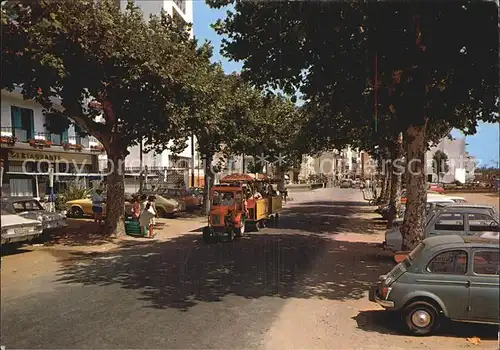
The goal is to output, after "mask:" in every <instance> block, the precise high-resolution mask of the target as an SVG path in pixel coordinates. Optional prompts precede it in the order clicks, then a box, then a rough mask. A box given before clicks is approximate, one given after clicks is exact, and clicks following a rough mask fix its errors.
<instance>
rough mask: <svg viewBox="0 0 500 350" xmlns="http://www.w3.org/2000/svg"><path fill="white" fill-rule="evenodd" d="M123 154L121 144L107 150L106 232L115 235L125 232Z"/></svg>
mask: <svg viewBox="0 0 500 350" xmlns="http://www.w3.org/2000/svg"><path fill="white" fill-rule="evenodd" d="M124 160H125V155H124V153H123V148H122V147H121V146H113V145H112V146H111V147H110V149H109V150H108V169H109V172H108V176H107V181H106V184H107V187H108V190H107V195H106V197H107V198H106V199H107V201H106V232H107V233H109V234H111V235H114V236H116V237H118V236H120V235H123V234H125V226H124V223H123V214H124V212H125V185H124V183H123V176H124V175H123V174H124V169H125V168H124V165H125V164H124V163H125V162H124Z"/></svg>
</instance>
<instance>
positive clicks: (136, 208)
mask: <svg viewBox="0 0 500 350" xmlns="http://www.w3.org/2000/svg"><path fill="white" fill-rule="evenodd" d="M140 216H141V204H140V203H139V197H138V196H137V195H133V196H132V218H133V219H135V220H139V217H140Z"/></svg>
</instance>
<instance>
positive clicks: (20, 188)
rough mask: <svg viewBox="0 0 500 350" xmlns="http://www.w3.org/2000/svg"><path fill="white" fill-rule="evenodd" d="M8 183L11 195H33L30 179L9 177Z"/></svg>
mask: <svg viewBox="0 0 500 350" xmlns="http://www.w3.org/2000/svg"><path fill="white" fill-rule="evenodd" d="M9 183H10V195H11V196H12V197H33V195H34V193H33V188H34V187H33V180H32V179H10V180H9Z"/></svg>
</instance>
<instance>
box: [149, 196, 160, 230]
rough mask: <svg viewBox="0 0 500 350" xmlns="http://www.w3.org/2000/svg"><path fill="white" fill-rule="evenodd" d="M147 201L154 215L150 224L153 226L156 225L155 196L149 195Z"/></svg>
mask: <svg viewBox="0 0 500 350" xmlns="http://www.w3.org/2000/svg"><path fill="white" fill-rule="evenodd" d="M148 201H149V203H151V207H152V208H153V211H154V212H155V216H153V218H152V219H151V224H152V225H153V226H154V225H156V218H157V217H158V210H156V197H155V196H149V198H148Z"/></svg>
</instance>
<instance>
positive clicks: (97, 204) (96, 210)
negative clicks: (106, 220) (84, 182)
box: [92, 188, 105, 231]
mask: <svg viewBox="0 0 500 350" xmlns="http://www.w3.org/2000/svg"><path fill="white" fill-rule="evenodd" d="M103 203H105V201H104V198H103V196H102V189H100V188H98V189H97V190H96V191H95V193H94V195H93V196H92V213H93V214H94V222H95V223H96V224H97V231H100V229H101V224H102V211H103V210H102V204H103Z"/></svg>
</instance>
